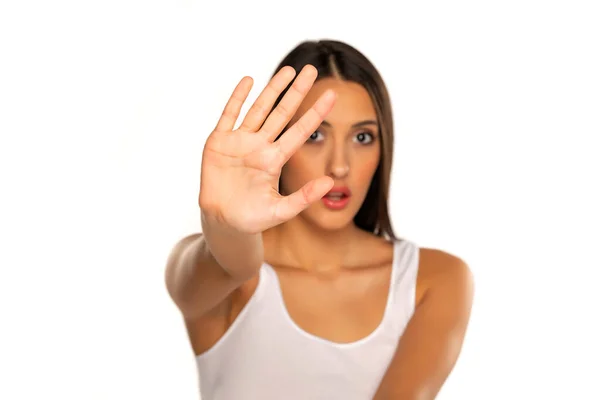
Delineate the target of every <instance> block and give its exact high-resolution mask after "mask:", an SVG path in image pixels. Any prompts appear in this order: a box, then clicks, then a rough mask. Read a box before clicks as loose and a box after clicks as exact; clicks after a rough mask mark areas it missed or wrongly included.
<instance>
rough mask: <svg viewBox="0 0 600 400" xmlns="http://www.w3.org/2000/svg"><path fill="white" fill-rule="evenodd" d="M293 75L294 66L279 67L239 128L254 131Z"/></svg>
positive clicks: (294, 72) (294, 74)
mask: <svg viewBox="0 0 600 400" xmlns="http://www.w3.org/2000/svg"><path fill="white" fill-rule="evenodd" d="M294 76H296V70H295V69H294V68H292V67H290V66H285V67H283V68H281V69H280V70H279V72H277V73H276V74H275V76H274V77H273V79H271V81H270V82H269V83H268V84H267V86H266V87H265V88H264V89H263V91H262V92H261V93H260V95H259V96H258V98H257V99H256V101H255V102H254V104H252V107H250V109H249V110H248V114H246V117H245V118H244V121H242V124H241V125H240V128H241V129H245V130H248V131H251V132H256V131H257V130H258V129H259V128H260V126H261V125H262V123H263V122H264V120H265V118H266V117H267V115H269V113H270V112H271V108H272V107H273V104H275V100H277V97H279V94H281V92H283V90H284V89H285V88H286V87H287V86H288V85H289V83H290V82H291V81H292V79H294Z"/></svg>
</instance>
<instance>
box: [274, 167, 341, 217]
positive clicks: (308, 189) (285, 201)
mask: <svg viewBox="0 0 600 400" xmlns="http://www.w3.org/2000/svg"><path fill="white" fill-rule="evenodd" d="M333 183H334V182H333V179H331V178H330V177H328V176H323V177H321V178H318V179H314V180H312V181H310V182H308V183H307V184H305V185H304V186H302V188H300V189H299V190H297V191H295V192H294V193H292V194H290V195H288V196H285V197H282V198H281V199H280V200H279V202H278V203H277V204H276V205H275V215H274V216H275V219H276V220H278V221H281V222H285V221H288V220H290V219H292V218H294V217H295V216H296V215H298V214H300V213H301V212H302V211H304V210H305V209H306V208H308V206H310V205H311V204H312V203H314V202H315V201H318V200H320V199H321V198H322V197H323V196H325V195H326V194H327V192H329V191H330V190H331V188H332V187H333Z"/></svg>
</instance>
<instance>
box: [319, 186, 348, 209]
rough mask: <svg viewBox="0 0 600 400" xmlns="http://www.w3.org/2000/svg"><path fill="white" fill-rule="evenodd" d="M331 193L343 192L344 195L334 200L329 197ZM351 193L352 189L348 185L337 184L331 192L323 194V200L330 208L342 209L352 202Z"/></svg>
mask: <svg viewBox="0 0 600 400" xmlns="http://www.w3.org/2000/svg"><path fill="white" fill-rule="evenodd" d="M330 193H341V194H343V197H342V198H341V199H339V200H332V199H329V198H327V195H329V194H330ZM351 195H352V194H351V192H350V189H348V187H346V186H337V187H333V188H332V189H331V190H330V191H329V192H327V194H326V195H325V196H323V198H322V199H321V201H322V202H323V204H324V205H325V207H327V208H329V209H330V210H342V209H344V208H345V207H346V206H347V205H348V203H349V202H350V196H351Z"/></svg>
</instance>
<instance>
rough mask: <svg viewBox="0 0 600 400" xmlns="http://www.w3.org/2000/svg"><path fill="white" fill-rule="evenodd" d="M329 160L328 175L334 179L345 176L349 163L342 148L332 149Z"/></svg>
mask: <svg viewBox="0 0 600 400" xmlns="http://www.w3.org/2000/svg"><path fill="white" fill-rule="evenodd" d="M330 160H331V161H330V164H329V176H331V177H332V178H334V179H342V178H345V177H346V176H347V175H348V173H349V172H350V164H349V162H348V157H347V156H346V154H345V151H344V149H343V148H340V149H334V150H333V154H332V156H331V159H330Z"/></svg>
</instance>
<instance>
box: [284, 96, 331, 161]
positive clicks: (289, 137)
mask: <svg viewBox="0 0 600 400" xmlns="http://www.w3.org/2000/svg"><path fill="white" fill-rule="evenodd" d="M335 97H336V95H335V92H334V91H333V90H327V91H326V92H325V93H323V94H322V95H321V97H319V99H318V100H317V101H316V102H315V104H314V105H313V106H312V107H311V108H310V109H309V110H308V111H307V112H306V113H305V114H304V115H303V116H302V118H300V119H299V120H298V121H297V122H296V123H295V124H294V125H292V127H291V128H290V129H288V130H287V131H286V132H285V133H284V134H283V135H282V136H281V137H280V138H279V140H277V141H276V142H275V143H274V145H275V146H278V150H279V152H280V157H281V158H280V159H279V162H280V166H283V165H284V164H285V163H286V162H287V161H288V160H289V159H290V157H291V156H292V154H294V153H295V152H296V150H298V149H299V148H300V146H302V145H303V144H304V143H305V142H306V140H307V139H308V138H309V137H310V135H312V134H313V132H314V131H315V130H316V129H317V128H318V127H319V125H320V124H321V122H323V119H324V118H325V116H326V115H327V113H329V111H331V109H332V108H333V104H334V102H335Z"/></svg>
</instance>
